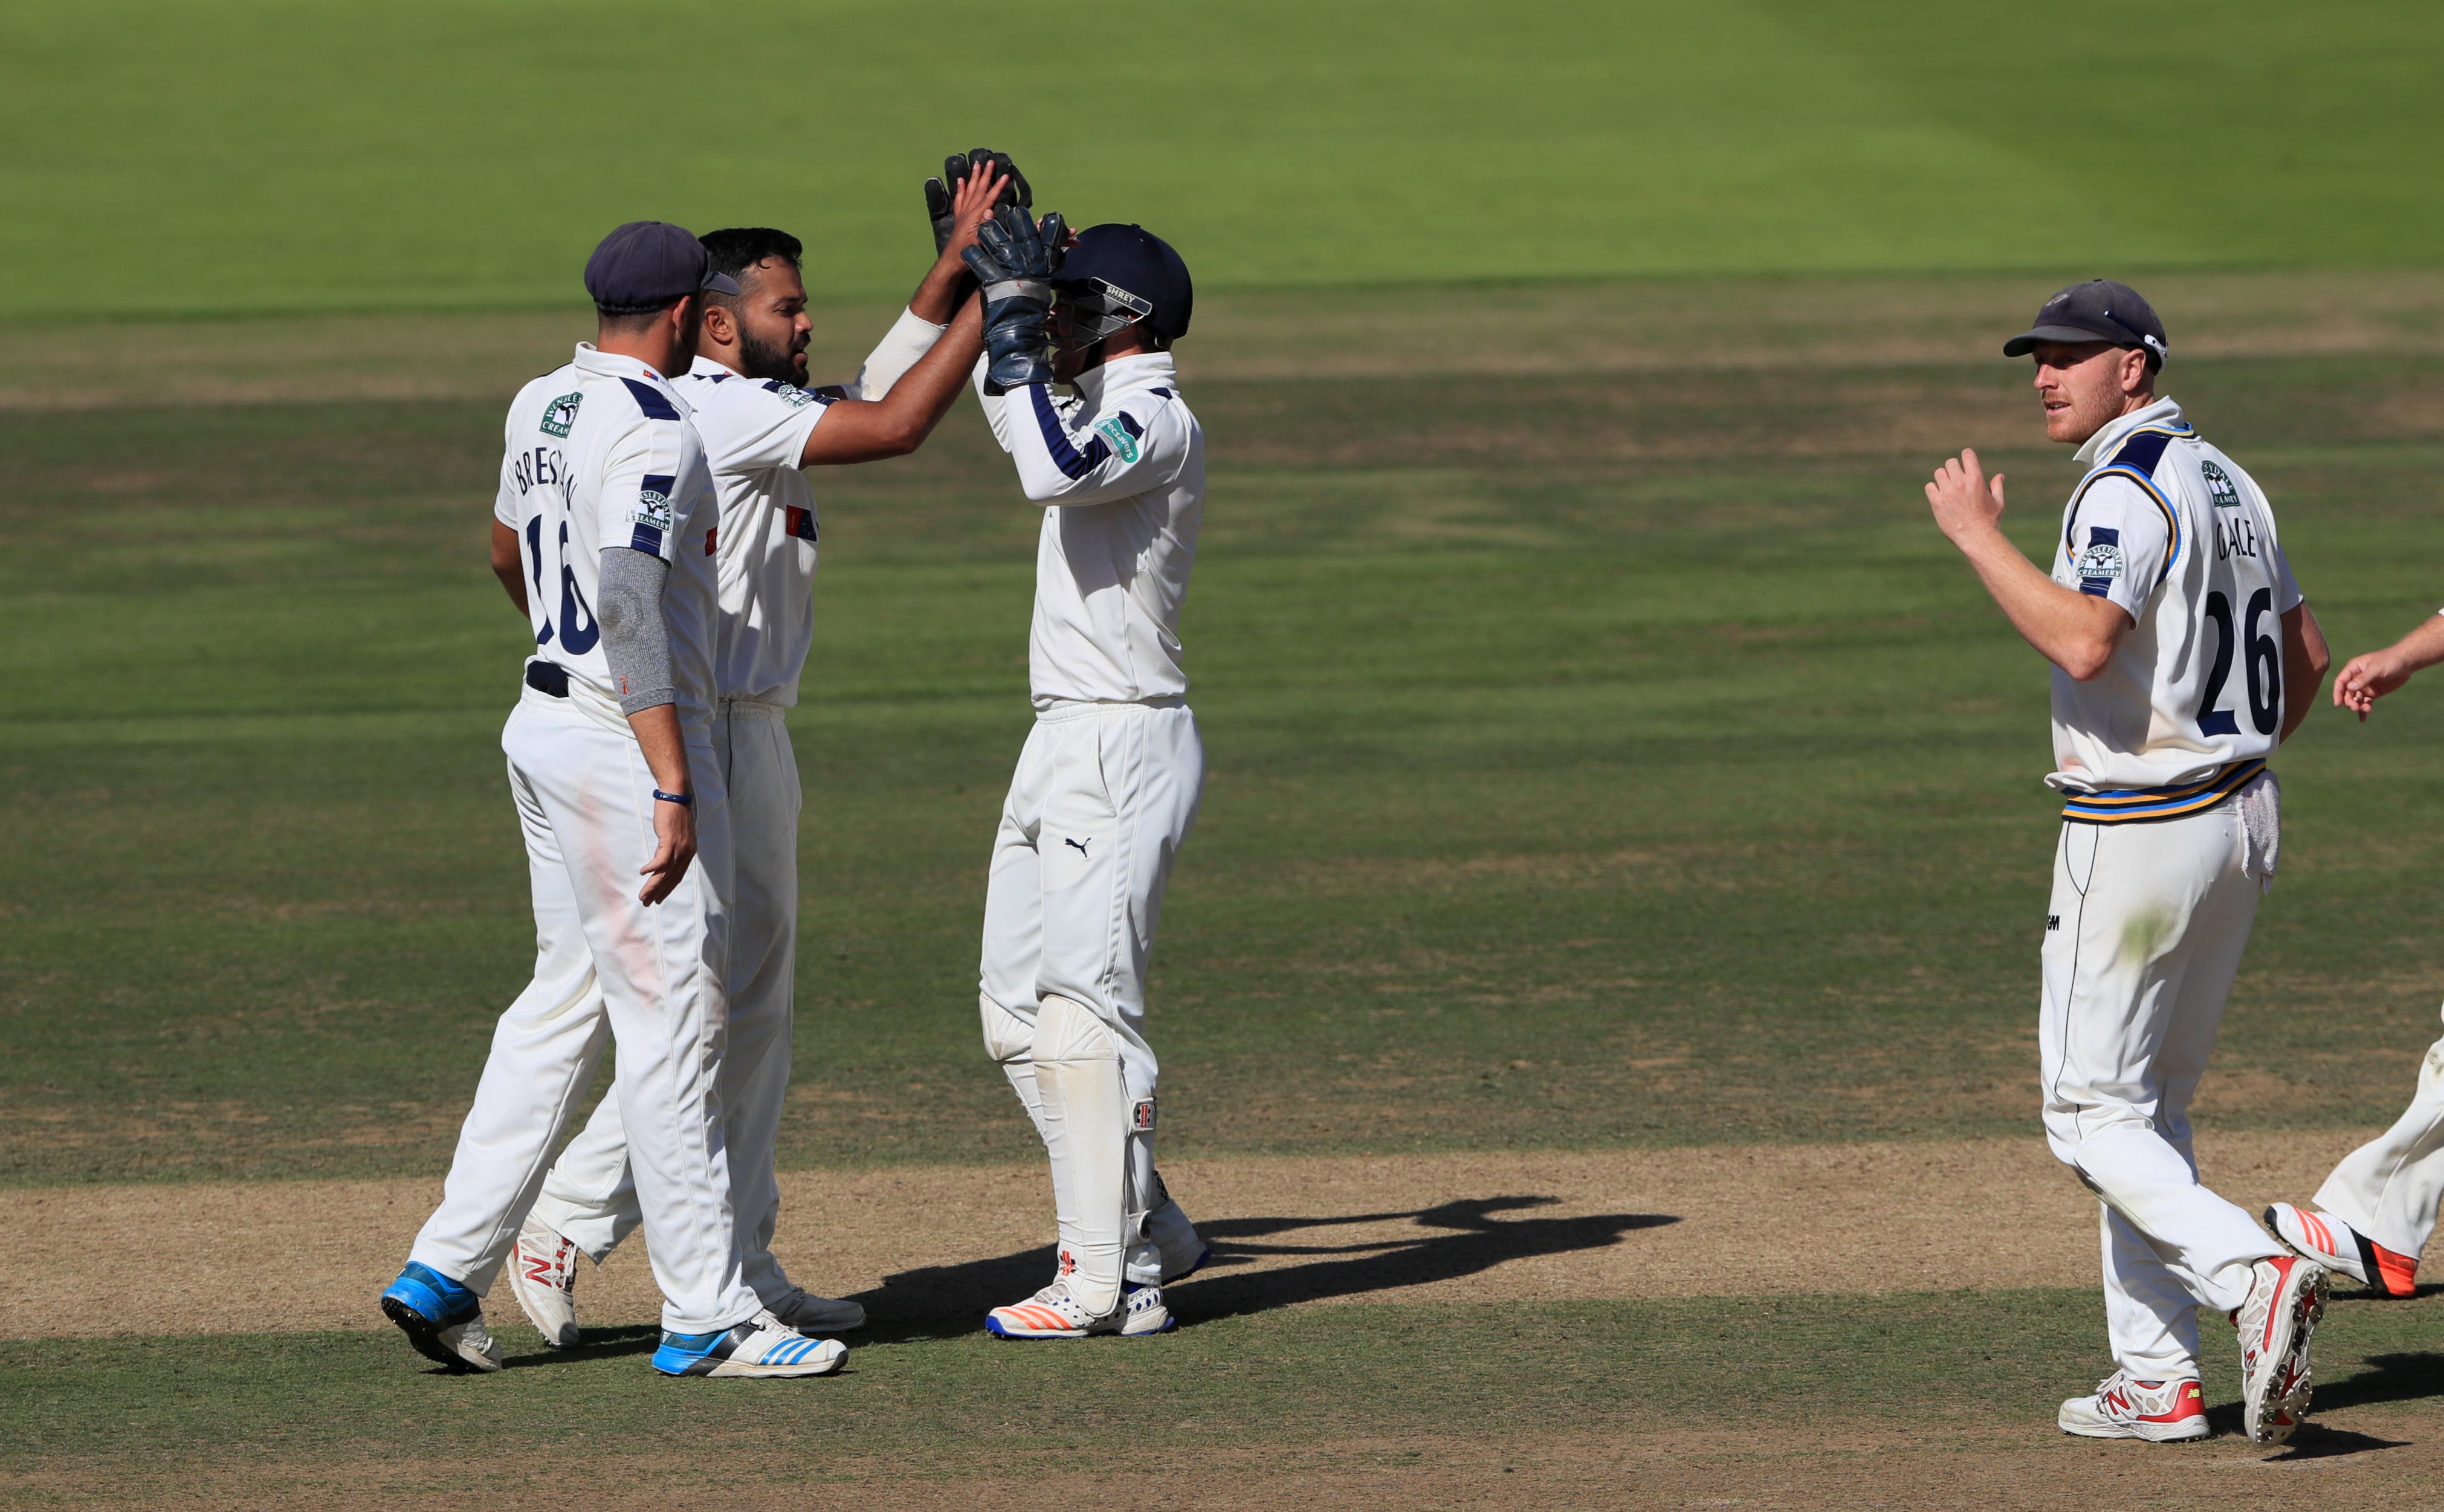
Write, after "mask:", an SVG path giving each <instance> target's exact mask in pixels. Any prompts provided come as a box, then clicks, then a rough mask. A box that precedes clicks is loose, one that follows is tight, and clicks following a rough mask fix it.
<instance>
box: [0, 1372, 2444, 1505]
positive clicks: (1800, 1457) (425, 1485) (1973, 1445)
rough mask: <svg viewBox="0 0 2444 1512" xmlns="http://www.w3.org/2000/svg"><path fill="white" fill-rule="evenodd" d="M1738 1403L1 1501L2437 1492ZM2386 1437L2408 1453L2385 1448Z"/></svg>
mask: <svg viewBox="0 0 2444 1512" xmlns="http://www.w3.org/2000/svg"><path fill="white" fill-rule="evenodd" d="M784 1389H787V1388H784ZM798 1389H799V1390H805V1388H803V1387H802V1388H798ZM817 1389H818V1390H823V1389H824V1388H817ZM1736 1405H1737V1404H1736V1402H1735V1401H1731V1400H1722V1399H1716V1400H1711V1401H1706V1402H1700V1403H1673V1404H1657V1414H1656V1415H1657V1421H1656V1422H1655V1423H1654V1424H1653V1425H1651V1426H1647V1427H1641V1428H1639V1429H1637V1430H1635V1431H1626V1432H1622V1431H1615V1432H1602V1433H1586V1432H1550V1433H1541V1434H1533V1435H1491V1434H1487V1435H1479V1434H1474V1433H1471V1432H1467V1431H1453V1432H1448V1433H1432V1434H1417V1435H1409V1436H1395V1435H1386V1436H1383V1437H1367V1438H1355V1439H1342V1440H1328V1441H1325V1442H1322V1443H1296V1444H1280V1445H1267V1446H1245V1445H1241V1446H1220V1445H1217V1446H1204V1447H1198V1448H1197V1449H1196V1450H1195V1451H1194V1452H1193V1453H1182V1452H1177V1451H1174V1452H1169V1453H1161V1454H1149V1453H1146V1452H1144V1451H1142V1450H1132V1449H1131V1448H1130V1447H1127V1446H1125V1445H1120V1444H1115V1445H1110V1446H1107V1447H1101V1448H1099V1449H1098V1450H1097V1451H1096V1452H1095V1453H1094V1455H1093V1458H1095V1459H1096V1460H1098V1461H1099V1462H1100V1464H1099V1465H1098V1467H1097V1468H1095V1469H1093V1470H1091V1471H1082V1470H1080V1469H1078V1468H1077V1467H1076V1461H1077V1459H1078V1458H1079V1455H1078V1454H1077V1453H1076V1452H1075V1451H1072V1452H1069V1453H1065V1454H1063V1455H1060V1456H1059V1457H1058V1458H1053V1457H1049V1456H1030V1455H1028V1454H1025V1453H1017V1454H1013V1453H1010V1452H1008V1451H1000V1452H996V1453H994V1454H993V1455H992V1456H991V1463H990V1466H989V1467H988V1468H983V1469H981V1470H969V1471H967V1472H965V1473H962V1472H960V1471H956V1470H953V1471H949V1472H947V1473H946V1472H945V1471H944V1470H943V1469H942V1468H941V1467H940V1466H927V1467H925V1468H922V1469H920V1468H918V1467H916V1466H911V1465H909V1464H908V1463H907V1462H906V1461H905V1460H903V1459H899V1458H898V1457H892V1456H879V1455H860V1454H855V1453H849V1454H843V1455H835V1456H828V1457H826V1458H825V1459H824V1462H823V1464H822V1466H820V1477H819V1480H818V1479H814V1478H812V1477H811V1476H810V1478H809V1479H808V1480H799V1481H791V1480H787V1479H784V1478H783V1476H782V1475H781V1474H780V1473H779V1466H770V1465H760V1466H756V1467H755V1468H753V1469H746V1468H744V1467H741V1468H740V1469H737V1470H732V1471H723V1470H720V1469H716V1468H714V1467H713V1466H710V1465H699V1466H693V1467H690V1468H685V1469H682V1468H679V1467H677V1466H674V1464H673V1463H672V1460H671V1458H670V1457H669V1456H667V1455H648V1454H623V1455H614V1456H611V1457H608V1458H604V1457H602V1456H601V1455H599V1454H597V1453H595V1452H592V1451H590V1450H589V1451H587V1452H586V1453H585V1454H584V1459H583V1465H582V1466H576V1465H554V1464H548V1463H546V1464H542V1465H534V1464H523V1463H517V1462H507V1463H495V1464H488V1465H482V1466H471V1465H467V1464H464V1463H456V1462H430V1463H427V1462H417V1461H407V1462H402V1461H398V1460H390V1459H355V1458H350V1459H344V1460H341V1461H338V1462H319V1463H300V1462H287V1463H280V1464H274V1465H266V1464H264V1463H262V1462H260V1461H255V1462H250V1463H248V1464H245V1465H243V1466H238V1465H230V1466H192V1467H188V1468H184V1469H182V1470H180V1471H179V1473H178V1474H177V1475H176V1481H175V1484H167V1483H164V1484H145V1482H144V1477H142V1475H141V1473H140V1472H139V1476H138V1477H137V1478H136V1480H135V1482H134V1484H131V1480H130V1477H129V1474H128V1470H127V1467H125V1466H102V1465H95V1466H90V1467H81V1466H74V1465H61V1464H53V1465H50V1466H46V1467H45V1468H43V1469H40V1470H37V1471H32V1472H29V1473H24V1474H18V1475H0V1493H13V1494H11V1497H10V1499H11V1500H12V1501H16V1500H18V1499H21V1498H22V1499H23V1501H24V1502H26V1503H46V1502H47V1503H59V1504H65V1505H80V1504H85V1505H89V1504H94V1503H107V1504H111V1505H120V1506H157V1505H171V1504H175V1505H177V1506H181V1507H196V1508H222V1507H228V1508H237V1507H281V1508H286V1507H308V1506H328V1505H335V1504H340V1503H345V1504H346V1505H348V1506H350V1507H361V1508H372V1509H383V1508H393V1507H397V1508H401V1509H410V1508H415V1509H421V1508H424V1507H429V1506H431V1505H432V1504H433V1498H434V1493H435V1488H436V1487H438V1486H452V1487H454V1488H456V1489H458V1490H460V1491H462V1492H463V1491H467V1490H472V1489H476V1488H478V1487H480V1490H481V1493H482V1495H483V1496H484V1497H485V1499H486V1500H487V1501H488V1502H491V1503H495V1504H509V1503H514V1504H516V1505H518V1506H522V1507H533V1508H571V1509H582V1512H614V1509H620V1508H639V1509H642V1508H659V1507H665V1506H668V1505H670V1504H671V1503H672V1501H673V1500H674V1499H676V1498H680V1497H684V1496H687V1495H690V1494H692V1493H693V1494H701V1493H703V1492H705V1491H707V1490H712V1491H715V1492H717V1494H718V1496H719V1498H720V1502H721V1504H722V1505H724V1506H727V1507H735V1508H740V1509H742V1512H758V1509H762V1508H774V1509H781V1508H805V1507H823V1506H847V1505H854V1506H857V1507H860V1508H874V1509H879V1512H899V1509H909V1512H916V1509H930V1508H940V1507H952V1508H959V1509H962V1512H1018V1509H1028V1508H1046V1509H1066V1508H1071V1507H1075V1506H1078V1505H1081V1504H1084V1503H1089V1502H1092V1501H1095V1500H1098V1499H1101V1498H1104V1497H1107V1496H1108V1494H1109V1492H1110V1490H1111V1488H1112V1487H1113V1485H1114V1484H1116V1483H1125V1484H1127V1485H1128V1486H1129V1499H1128V1504H1129V1505H1130V1506H1133V1507H1151V1508H1263V1509H1267V1512H1270V1509H1274V1508H1279V1507H1283V1506H1293V1505H1294V1506H1302V1507H1325V1508H1342V1507H1349V1508H1357V1507H1365V1508H1379V1507H1402V1508H1434V1509H1441V1508H1454V1509H1455V1508H1469V1507H1502V1508H1522V1507H1526V1508H1577V1507H1656V1508H1667V1507H1669V1508H1681V1507H1688V1508H1696V1507H1741V1508H1774V1509H1792V1512H1799V1509H1816V1508H1850V1507H1896V1508H1915V1509H1930V1508H1942V1509H1952V1508H1960V1509H1989V1508H2030V1509H2040V1508H2042V1509H2045V1512H2055V1509H2058V1508H2060V1507H2062V1506H2064V1504H2066V1503H2068V1504H2075V1505H2081V1506H2126V1505H2145V1506H2149V1507H2163V1508H2205V1507H2215V1508H2240V1507H2250V1508H2255V1507H2266V1508H2291V1507H2296V1506H2298V1505H2299V1504H2301V1503H2302V1501H2303V1500H2304V1499H2308V1500H2314V1501H2316V1502H2318V1503H2327V1504H2348V1505H2352V1506H2365V1507H2424V1506H2431V1505H2433V1504H2434V1503H2433V1498H2434V1491H2435V1485H2436V1484H2437V1483H2438V1480H2439V1478H2444V1438H2439V1437H2437V1436H2436V1434H2435V1429H2437V1428H2438V1427H2439V1426H2444V1424H2439V1423H2438V1421H2437V1418H2438V1416H2439V1414H2437V1413H2435V1412H2434V1411H2416V1412H2405V1413H2388V1414H2384V1415H2383V1416H2382V1418H2381V1419H2380V1420H2376V1421H2371V1422H2370V1424H2369V1426H2370V1427H2376V1428H2380V1429H2383V1431H2379V1432H2370V1431H2364V1430H2357V1429H2331V1428H2323V1427H2319V1426H2316V1425H2311V1426H2310V1427H2309V1428H2307V1429H2303V1430H2302V1431H2301V1433H2300V1434H2299V1436H2298V1439H2297V1441H2296V1443H2295V1444H2294V1445H2293V1446H2290V1447H2287V1448H2284V1449H2280V1450H2268V1449H2266V1448H2261V1447H2255V1446H2252V1445H2250V1444H2249V1443H2248V1442H2246V1441H2245V1440H2243V1439H2241V1438H2240V1437H2239V1436H2238V1435H2237V1434H2234V1433H2230V1432H2227V1433H2225V1434H2223V1435H2222V1436H2220V1437H2218V1438H2216V1439H2213V1440H2210V1441H2207V1442H2204V1443H2197V1444H2185V1445H2172V1446H2152V1445H2139V1444H2124V1443H2095V1442H2091V1441H2087V1440H2081V1439H2072V1438H2067V1437H2063V1438H2056V1437H2051V1436H2049V1435H2047V1434H2045V1433H2043V1432H2037V1431H2031V1430H2030V1429H2028V1428H2027V1426H2026V1425H2009V1426H2005V1425H1998V1424H1989V1425H1977V1424H1972V1423H1962V1422H1957V1421H1954V1422H1946V1423H1942V1424H1940V1425H1939V1426H1934V1425H1922V1426H1920V1427H1917V1428H1915V1429H1912V1428H1904V1427H1898V1426H1890V1425H1885V1424H1878V1423H1872V1422H1862V1423H1857V1424H1839V1423H1832V1422H1826V1421H1824V1420H1821V1419H1820V1420H1818V1421H1816V1422H1812V1423H1796V1422H1790V1421H1787V1420H1781V1419H1778V1418H1775V1417H1771V1416H1768V1417H1765V1418H1762V1419H1759V1418H1754V1417H1751V1418H1750V1419H1749V1420H1747V1421H1745V1422H1743V1421H1741V1420H1740V1414H1739V1413H1738V1412H1737V1411H1735V1409H1736ZM1693 1419H1694V1420H1697V1421H1696V1422H1695V1423H1693V1421H1692V1420H1693ZM2396 1433H2398V1434H2404V1435H2407V1434H2416V1435H2418V1438H2417V1440H2416V1441H2414V1440H2412V1439H2409V1438H2406V1437H2393V1436H2389V1435H2391V1434H2396ZM572 1472H575V1473H572Z"/></svg>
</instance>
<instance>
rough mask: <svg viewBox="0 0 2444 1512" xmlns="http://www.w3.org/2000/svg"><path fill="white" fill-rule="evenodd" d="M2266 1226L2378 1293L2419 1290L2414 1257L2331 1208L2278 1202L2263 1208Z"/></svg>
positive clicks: (2400, 1294)
mask: <svg viewBox="0 0 2444 1512" xmlns="http://www.w3.org/2000/svg"><path fill="white" fill-rule="evenodd" d="M2266 1226H2267V1227H2268V1228H2271V1229H2273V1230H2274V1237H2275V1238H2277V1239H2280V1240H2281V1241H2283V1242H2284V1243H2285V1244H2287V1245H2290V1246H2291V1248H2292V1250H2293V1251H2294V1252H2295V1253H2298V1254H2301V1255H2305V1256H2306V1257H2307V1258H2308V1259H2310V1260H2313V1261H2315V1262H2316V1263H2318V1264H2320V1265H2323V1266H2324V1267H2325V1268H2326V1269H2327V1270H2338V1271H2341V1272H2342V1274H2343V1275H2345V1276H2348V1277H2349V1278H2350V1279H2351V1280H2353V1281H2355V1282H2359V1283H2360V1284H2361V1285H2362V1286H2365V1287H2366V1288H2367V1289H2368V1290H2370V1291H2372V1292H2374V1293H2376V1294H2377V1295H2378V1296H2379V1297H2416V1296H2417V1295H2418V1257H2417V1256H2416V1255H2402V1254H2397V1253H2395V1252H2394V1251H2393V1250H2390V1249H2387V1248H2385V1247H2384V1246H2383V1245H2379V1244H2378V1243H2377V1242H2376V1241H2375V1240H2373V1239H2370V1238H2369V1237H2368V1236H2367V1235H2365V1234H2363V1233H2361V1232H2360V1231H2359V1230H2358V1229H2356V1228H2353V1227H2352V1226H2350V1225H2348V1224H2346V1223H2344V1222H2343V1221H2342V1220H2341V1219H2340V1218H2337V1217H2335V1216H2334V1215H2333V1214H2332V1213H2321V1212H2311V1211H2310V1210H2308V1209H2307V1208H2294V1207H2292V1206H2291V1205H2290V1204H2289V1203H2287V1202H2278V1203H2276V1204H2275V1205H2274V1206H2273V1207H2271V1208H2267V1209H2266Z"/></svg>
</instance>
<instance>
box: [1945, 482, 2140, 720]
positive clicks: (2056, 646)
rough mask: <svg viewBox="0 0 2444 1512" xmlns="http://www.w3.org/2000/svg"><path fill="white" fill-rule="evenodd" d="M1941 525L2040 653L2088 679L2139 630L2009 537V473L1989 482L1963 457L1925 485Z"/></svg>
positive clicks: (2109, 603) (2104, 601) (2111, 606)
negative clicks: (2041, 565) (2059, 578)
mask: <svg viewBox="0 0 2444 1512" xmlns="http://www.w3.org/2000/svg"><path fill="white" fill-rule="evenodd" d="M1926 502H1927V503H1928V505H1929V506H1931V507H1933V508H1934V510H1935V525H1936V526H1938V527H1940V528H1941V529H1942V531H1943V533H1944V534H1945V535H1946V536H1947V537H1949V538H1950V539H1951V541H1952V544H1953V545H1955V546H1958V547H1959V548H1960V554H1961V555H1962V556H1964V557H1967V558H1968V559H1969V564H1970V566H1972V567H1973V568H1975V569H1976V572H1977V581H1980V582H1982V583H1984V584H1985V585H1986V591H1987V592H1988V593H1990V594H1991V595H1993V597H1994V602H1995V603H1996V604H1997V605H1998V606H2000V607H2001V609H2002V611H2003V613H2004V615H2005V616H2006V617H2007V618H2009V620H2010V621H2011V627H2012V628H2013V629H2014V630H2017V631H2018V632H2019V633H2020V634H2021V636H2024V637H2025V638H2026V639H2027V642H2028V644H2029V645H2031V646H2034V647H2036V648H2037V652H2038V654H2039V655H2042V656H2044V657H2045V658H2046V660H2047V661H2050V662H2052V663H2053V664H2054V665H2055V666H2057V667H2060V668H2061V669H2062V670H2063V671H2064V672H2066V673H2070V674H2071V676H2073V677H2075V678H2077V679H2078V680H2079V681H2081V682H2089V681H2093V680H2094V679H2095V678H2097V677H2098V676H2101V674H2102V673H2103V672H2104V669H2105V666H2106V664H2107V663H2109V662H2111V661H2112V659H2113V653H2114V649H2115V648H2116V647H2118V646H2120V644H2121V637H2122V636H2126V635H2128V634H2129V633H2130V632H2131V630H2132V628H2133V627H2134V625H2135V621H2134V620H2132V618H2130V615H2129V613H2128V611H2126V610H2124V609H2123V608H2122V607H2121V606H2120V604H2117V603H2115V602H2113V601H2112V600H2111V599H2104V598H2098V597H2094V596H2092V595H2089V594H2083V593H2080V592H2078V591H2076V590H2074V589H2070V588H2065V587H2064V586H2063V585H2062V584H2061V583H2058V582H2056V581H2053V579H2051V578H2049V577H2047V576H2046V574H2045V573H2043V572H2041V571H2039V570H2038V568H2037V564H2036V563H2035V562H2030V561H2029V560H2028V559H2027V557H2026V556H2024V555H2022V554H2021V551H2020V548H2019V547H2018V546H2015V545H2013V544H2011V542H2010V538H2009V537H2008V536H2006V535H2004V534H2003V474H2001V473H1999V472H1997V473H1995V474H1994V476H1993V477H1992V478H1991V479H1989V478H1988V477H1987V476H1986V474H1985V470H1983V469H1982V468H1980V467H1979V466H1978V465H1977V453H1976V452H1961V453H1960V455H1958V456H1956V457H1954V458H1953V459H1952V460H1951V461H1949V462H1946V463H1945V464H1944V465H1943V466H1942V467H1940V468H1938V469H1936V470H1935V481H1934V482H1932V483H1929V484H1928V485H1927V486H1926Z"/></svg>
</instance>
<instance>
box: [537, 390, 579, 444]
mask: <svg viewBox="0 0 2444 1512" xmlns="http://www.w3.org/2000/svg"><path fill="white" fill-rule="evenodd" d="M584 398H585V395H584V394H583V391H581V392H579V393H576V394H564V395H562V396H560V397H558V398H556V399H554V400H552V401H551V402H550V403H549V404H546V405H545V406H544V411H543V433H544V434H546V435H557V436H561V437H563V438H565V437H566V436H567V434H568V428H569V427H570V426H572V425H575V424H576V423H577V406H578V405H579V404H580V403H582V402H583V400H584Z"/></svg>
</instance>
